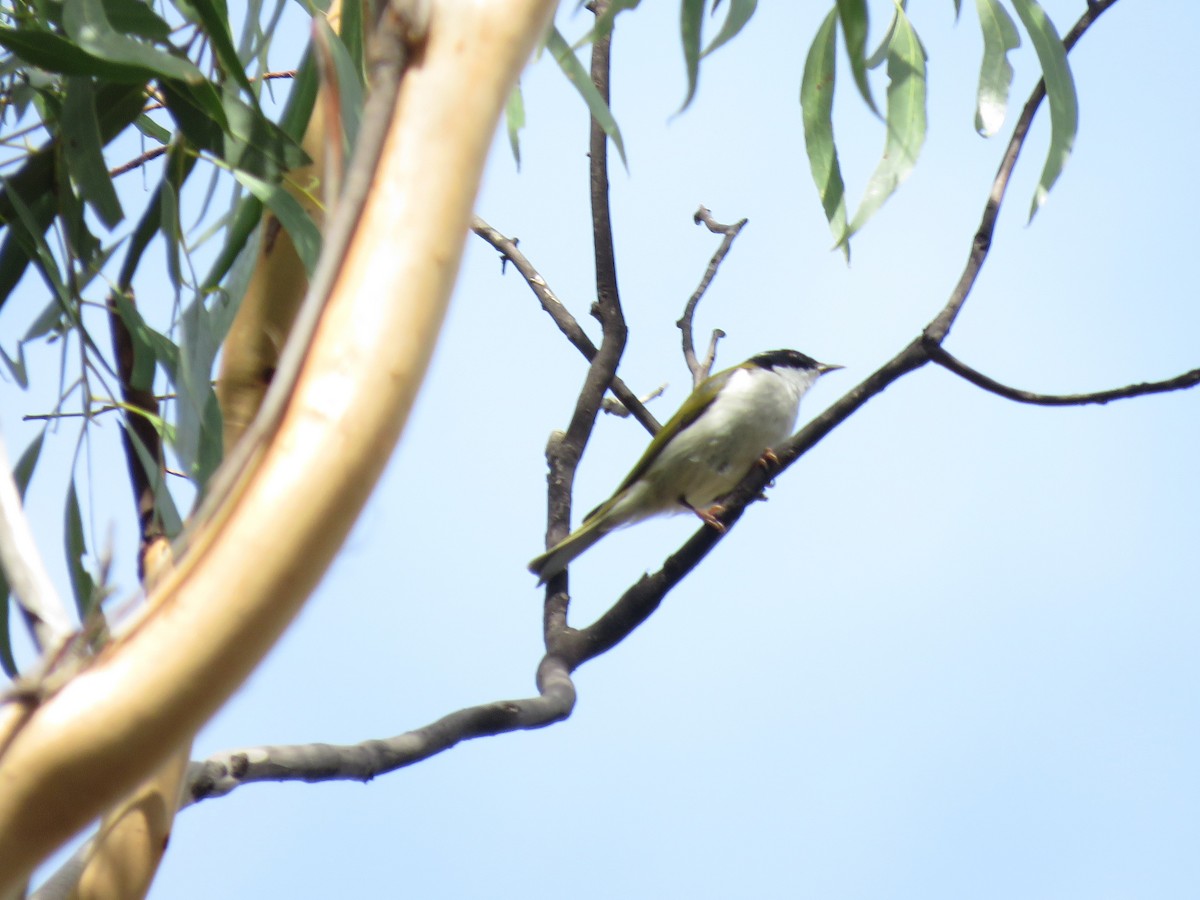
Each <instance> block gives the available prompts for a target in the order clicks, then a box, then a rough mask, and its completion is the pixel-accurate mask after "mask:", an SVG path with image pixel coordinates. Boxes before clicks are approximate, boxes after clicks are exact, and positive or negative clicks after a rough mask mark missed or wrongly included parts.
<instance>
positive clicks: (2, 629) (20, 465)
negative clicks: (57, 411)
mask: <svg viewBox="0 0 1200 900" xmlns="http://www.w3.org/2000/svg"><path fill="white" fill-rule="evenodd" d="M45 438H46V429H45V428H43V429H42V430H41V431H39V432H38V436H37V437H35V438H34V439H33V440H32V441H30V442H29V446H28V447H26V448H25V449H24V450H23V451H22V452H21V456H20V458H19V459H18V460H17V464H16V465H15V466H14V467H13V471H12V477H13V481H14V482H15V483H16V485H17V495H18V496H19V497H20V498H21V500H22V501H23V500H24V499H25V491H26V490H27V489H28V487H29V482H30V481H31V480H32V478H33V470H34V469H35V468H36V467H37V461H38V457H39V456H40V455H41V453H42V444H43V443H44V441H45ZM11 592H12V589H11V588H10V587H9V584H8V579H7V578H5V576H4V569H3V568H2V567H0V619H2V620H3V621H2V622H0V667H2V668H3V669H4V671H5V673H6V674H7V675H8V676H9V677H10V678H15V677H16V675H17V663H16V660H15V659H14V658H13V651H12V632H11V626H10V620H9V609H10V606H9V595H10V594H11Z"/></svg>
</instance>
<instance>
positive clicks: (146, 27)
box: [104, 0, 171, 41]
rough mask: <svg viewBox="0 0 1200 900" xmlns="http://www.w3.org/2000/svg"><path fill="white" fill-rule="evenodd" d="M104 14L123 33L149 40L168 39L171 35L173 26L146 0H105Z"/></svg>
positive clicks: (114, 27) (115, 28)
mask: <svg viewBox="0 0 1200 900" xmlns="http://www.w3.org/2000/svg"><path fill="white" fill-rule="evenodd" d="M104 14H105V15H106V16H108V21H109V24H111V25H112V27H113V29H114V30H116V31H119V32H120V33H121V34H133V35H137V36H138V37H141V38H145V39H146V40H148V41H166V40H167V39H168V38H169V37H170V36H171V26H170V25H168V24H167V23H166V22H165V21H163V19H162V18H161V17H160V16H158V15H157V14H156V13H155V12H154V10H152V9H151V8H150V4H148V3H146V2H145V0H104Z"/></svg>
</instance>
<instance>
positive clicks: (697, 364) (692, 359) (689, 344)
mask: <svg viewBox="0 0 1200 900" xmlns="http://www.w3.org/2000/svg"><path fill="white" fill-rule="evenodd" d="M692 221H694V222H695V223H696V224H697V225H701V224H703V225H705V226H706V227H707V228H708V230H709V231H711V232H712V233H713V234H720V235H724V237H723V238H722V239H721V245H720V246H719V247H717V252H716V253H714V254H713V256H712V259H710V260H709V261H708V268H706V269H705V270H704V277H702V278H701V279H700V284H699V286H697V288H696V290H695V292H694V293H693V294H692V296H691V297H689V298H688V302H687V305H686V306H685V307H684V308H683V315H682V316H680V317H679V321H677V322H676V323H675V324H676V325H677V326H678V327H679V330H680V331H681V332H683V335H682V339H683V359H684V361H685V362H686V363H687V367H688V371H689V372H691V373H692V386H693V387H695V386H698V385H699V384H700V382H702V381H703V380H704V379H705V378H707V377H708V374H709V372H711V371H712V365H713V361H714V360H715V359H716V358H717V341H719V340H720V339H721V338H723V337H725V332H723V331H722V330H721V329H719V328H717V329H715V330H714V331H713V333H712V338H711V340H710V341H709V345H708V352H707V353H706V354H705V357H704V359H702V360H700V359H697V358H696V343H695V339H694V337H693V331H692V328H693V325H692V321H693V319H694V318H695V315H696V306H697V305H698V304H699V303H700V298H701V297H703V296H704V292H705V291H707V290H708V286H709V285H710V284H711V283H712V280H713V278H714V277H715V276H716V274H717V269H718V268H720V265H721V262H722V261H723V260H724V259H725V255H726V254H727V253H729V250H730V248H731V247H732V246H733V241H734V239H735V238H736V237H737V236H738V233H739V232H741V230H742V229H743V228H744V227H745V226H746V223H747V222H749V221H750V220H749V219H741V220H739V221H737V222H734V223H733V224H732V225H722V224H721V223H720V222H718V221H717V220H716V219H714V218H713V215H712V211H711V210H709V208H708V207H707V206H705V205H704V204H701V205H700V208H699V209H697V210H696V213H695V215H693V216H692Z"/></svg>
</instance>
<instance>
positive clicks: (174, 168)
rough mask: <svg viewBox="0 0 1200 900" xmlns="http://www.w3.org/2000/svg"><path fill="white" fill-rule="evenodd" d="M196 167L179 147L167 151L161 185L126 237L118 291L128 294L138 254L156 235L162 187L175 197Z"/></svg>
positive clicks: (192, 155) (160, 209) (142, 251)
mask: <svg viewBox="0 0 1200 900" xmlns="http://www.w3.org/2000/svg"><path fill="white" fill-rule="evenodd" d="M195 165H196V157H195V155H194V154H192V153H187V152H185V150H184V148H183V146H182V145H181V144H175V145H174V146H172V147H171V148H170V149H169V150H168V151H167V164H166V167H165V169H164V171H163V177H162V182H160V184H159V186H158V187H157V188H155V190H154V195H153V196H152V197H151V198H150V202H149V203H147V204H146V210H145V212H143V213H142V218H141V219H140V220H138V224H137V227H136V228H134V230H133V234H132V235H130V238H129V248H128V249H127V250H126V251H125V261H124V262H123V263H122V264H121V271H120V274H118V276H117V285H118V287H119V288H120V290H121V291H128V290H129V289H130V286H131V285H132V284H133V276H134V273H135V272H136V271H137V267H138V265H139V264H140V263H141V261H142V254H144V253H145V252H146V248H147V247H148V246H149V245H150V241H151V240H153V239H154V236H155V235H156V234H158V229H159V228H160V227H161V226H162V222H163V185H164V184H168V185H170V186H172V187H173V188H174V189H175V193H176V195H178V193H179V189H180V188H181V187H182V186H183V183H184V182H185V181H186V180H187V178H188V175H190V174H191V172H192V169H193V167H194V166H195Z"/></svg>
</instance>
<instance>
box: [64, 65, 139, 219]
mask: <svg viewBox="0 0 1200 900" xmlns="http://www.w3.org/2000/svg"><path fill="white" fill-rule="evenodd" d="M60 127H61V128H62V136H63V155H64V158H65V160H66V163H67V166H68V167H69V169H70V175H71V181H73V182H74V183H75V185H76V187H78V188H79V193H80V194H81V195H82V196H83V198H84V200H86V201H87V202H88V204H89V205H90V206H91V207H92V209H93V210H95V212H96V215H97V216H99V217H100V221H101V222H103V223H104V224H105V226H107V227H108V228H115V227H116V225H117V223H119V222H120V221H121V220H122V219H123V218H125V213H124V212H123V211H122V210H121V201H119V200H118V199H117V191H116V188H114V187H113V183H112V178H111V177H110V176H109V174H108V166H107V165H106V164H105V162H104V148H103V146H102V144H101V142H100V120H99V119H98V118H97V116H96V92H95V90H94V89H93V85H92V80H91V79H90V78H79V77H72V78H68V79H67V96H66V100H65V101H64V103H63V116H62V120H61V122H60Z"/></svg>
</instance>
